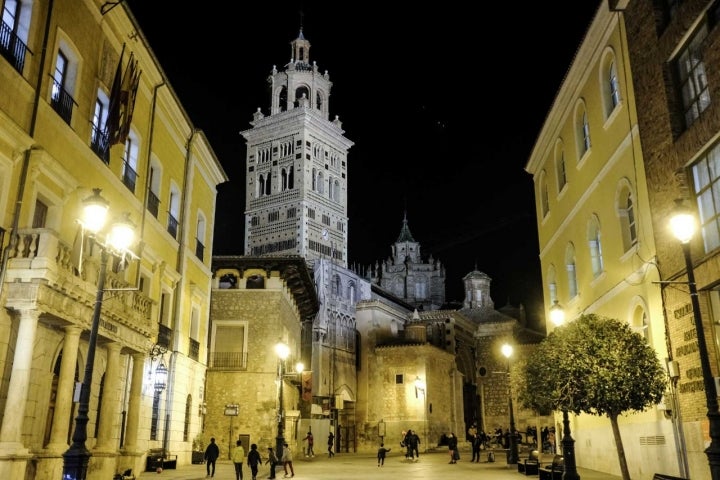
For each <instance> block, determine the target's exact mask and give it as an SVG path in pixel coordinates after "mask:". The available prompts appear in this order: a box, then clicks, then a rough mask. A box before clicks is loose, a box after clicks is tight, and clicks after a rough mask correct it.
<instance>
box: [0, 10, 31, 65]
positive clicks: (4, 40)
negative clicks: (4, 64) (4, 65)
mask: <svg viewBox="0 0 720 480" xmlns="http://www.w3.org/2000/svg"><path fill="white" fill-rule="evenodd" d="M28 52H29V53H32V52H31V51H30V50H29V49H28V48H27V45H25V43H24V42H23V41H22V40H20V37H18V36H17V35H16V34H15V32H13V30H12V28H11V27H10V25H8V24H7V23H5V22H0V55H2V56H3V57H5V59H7V61H8V62H10V63H11V64H12V66H13V68H15V70H17V71H18V72H20V73H22V71H23V68H24V67H25V56H26V54H27V53H28Z"/></svg>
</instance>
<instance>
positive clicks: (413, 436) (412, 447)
mask: <svg viewBox="0 0 720 480" xmlns="http://www.w3.org/2000/svg"><path fill="white" fill-rule="evenodd" d="M419 445H420V437H418V435H417V433H415V430H408V432H407V434H406V435H405V446H406V447H407V456H408V458H409V459H410V460H415V461H416V462H417V461H418V460H420V450H419Z"/></svg>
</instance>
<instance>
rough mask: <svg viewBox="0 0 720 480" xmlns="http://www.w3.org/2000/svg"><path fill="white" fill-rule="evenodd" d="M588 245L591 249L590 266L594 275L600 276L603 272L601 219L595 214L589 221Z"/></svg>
mask: <svg viewBox="0 0 720 480" xmlns="http://www.w3.org/2000/svg"><path fill="white" fill-rule="evenodd" d="M587 239H588V247H589V249H590V266H591V268H592V272H593V277H596V278H597V277H598V276H600V274H601V273H602V272H603V258H602V242H601V241H600V220H599V219H598V217H597V216H596V215H593V216H592V218H591V219H590V221H589V222H588V229H587Z"/></svg>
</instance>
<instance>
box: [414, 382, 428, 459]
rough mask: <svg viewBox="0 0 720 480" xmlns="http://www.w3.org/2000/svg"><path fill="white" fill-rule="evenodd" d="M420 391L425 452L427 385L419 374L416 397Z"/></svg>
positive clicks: (426, 442)
mask: <svg viewBox="0 0 720 480" xmlns="http://www.w3.org/2000/svg"><path fill="white" fill-rule="evenodd" d="M418 391H421V392H422V395H423V440H422V441H423V444H424V445H425V450H424V451H425V452H427V444H428V438H427V385H426V384H425V382H423V381H422V380H421V379H420V377H419V376H417V377H415V398H417V395H418Z"/></svg>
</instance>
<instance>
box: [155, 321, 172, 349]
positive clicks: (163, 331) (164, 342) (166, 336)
mask: <svg viewBox="0 0 720 480" xmlns="http://www.w3.org/2000/svg"><path fill="white" fill-rule="evenodd" d="M172 336H173V331H172V328H170V327H168V326H166V325H163V324H162V323H161V324H159V325H158V339H157V344H158V345H160V346H161V347H165V348H170V345H171V343H172Z"/></svg>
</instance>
